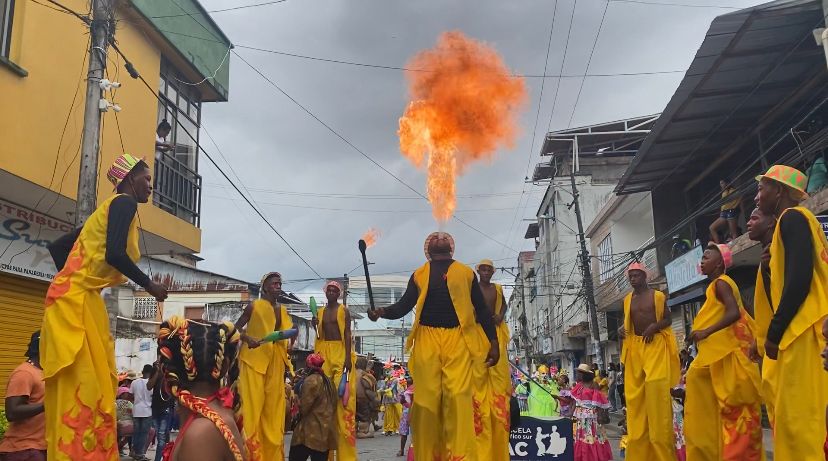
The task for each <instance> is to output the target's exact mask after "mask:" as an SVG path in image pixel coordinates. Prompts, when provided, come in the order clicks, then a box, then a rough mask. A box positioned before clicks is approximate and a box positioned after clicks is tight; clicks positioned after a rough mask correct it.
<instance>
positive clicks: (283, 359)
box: [236, 272, 293, 461]
mask: <svg viewBox="0 0 828 461" xmlns="http://www.w3.org/2000/svg"><path fill="white" fill-rule="evenodd" d="M259 293H260V297H259V299H257V300H255V301H252V302H250V303H249V304H248V305H247V307H246V308H245V309H244V313H242V315H241V317H239V320H238V321H237V322H236V329H238V330H239V331H241V332H242V335H241V341H242V343H244V346H242V349H241V352H240V354H239V361H240V364H241V366H240V372H241V377H240V381H239V388H240V391H241V401H242V407H241V412H242V417H243V421H244V428H243V430H244V436H245V440H246V442H245V443H246V445H247V454H248V458H249V459H250V461H261V460H271V459H282V458H284V456H285V454H284V451H285V447H284V445H285V442H284V439H285V408H286V406H287V401H286V396H285V371H286V370H287V371H290V372H292V371H293V369H292V365H291V362H290V359H289V356H288V349H289V344H288V340H280V341H275V342H264V341H262V338H264V337H265V336H267V335H268V334H270V333H272V332H273V331H279V330H288V329H291V328H293V321H292V320H291V319H290V315H288V313H287V310H286V309H285V307H284V306H283V305H282V304H280V303H279V295H280V294H281V293H282V276H281V274H279V273H278V272H270V273H268V274H266V275H265V276H264V277H262V283H261V288H260V291H259Z"/></svg>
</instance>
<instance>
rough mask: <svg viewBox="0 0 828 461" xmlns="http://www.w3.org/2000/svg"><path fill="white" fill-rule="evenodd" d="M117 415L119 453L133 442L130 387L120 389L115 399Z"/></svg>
mask: <svg viewBox="0 0 828 461" xmlns="http://www.w3.org/2000/svg"><path fill="white" fill-rule="evenodd" d="M115 414H116V415H117V418H118V453H119V454H123V453H124V447H126V446H127V444H128V443H129V442H130V441H131V440H132V394H131V393H130V392H129V388H128V387H119V388H118V395H117V397H116V399H115Z"/></svg>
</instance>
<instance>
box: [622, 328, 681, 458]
mask: <svg viewBox="0 0 828 461" xmlns="http://www.w3.org/2000/svg"><path fill="white" fill-rule="evenodd" d="M665 341H666V340H665V339H664V338H663V337H662V336H659V335H656V336H655V337H654V338H653V341H652V342H651V343H649V344H647V343H645V342H644V338H643V337H642V336H633V335H630V336H627V338H626V339H625V340H624V348H626V350H627V352H626V357H625V358H626V360H625V362H624V395H625V396H626V399H627V431H628V433H629V436H628V438H627V455H626V456H627V459H632V460H639V459H641V460H654V461H673V460H675V459H676V454H675V438H674V435H673V404H672V402H671V401H670V388H671V387H672V386H674V385H676V384H678V383H676V382H673V378H674V376H675V375H676V374H677V373H678V371H677V370H672V367H673V366H674V363H673V362H674V361H675V360H674V358H673V357H670V355H671V352H670V348H668V347H667V344H666V342H665Z"/></svg>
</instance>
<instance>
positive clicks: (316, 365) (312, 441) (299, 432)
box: [288, 353, 339, 461]
mask: <svg viewBox="0 0 828 461" xmlns="http://www.w3.org/2000/svg"><path fill="white" fill-rule="evenodd" d="M324 363H325V359H324V358H323V357H322V356H321V355H319V354H317V353H313V354H310V355H309V356H308V358H307V359H306V360H305V364H306V365H307V369H306V372H307V374H306V375H305V376H304V378H302V381H301V383H300V384H299V387H298V394H299V417H298V423H297V424H296V427H295V428H294V430H293V437H291V439H290V455H289V456H288V459H289V461H307V459H308V458H310V459H311V461H325V460H326V459H328V453H329V452H330V451H331V450H336V443H337V430H336V428H337V426H336V424H335V415H336V407H338V406H339V402H338V401H339V399H337V397H336V389H334V385H333V383H332V382H331V380H330V379H329V378H328V377H327V376H325V372H324V371H322V366H323V364H324Z"/></svg>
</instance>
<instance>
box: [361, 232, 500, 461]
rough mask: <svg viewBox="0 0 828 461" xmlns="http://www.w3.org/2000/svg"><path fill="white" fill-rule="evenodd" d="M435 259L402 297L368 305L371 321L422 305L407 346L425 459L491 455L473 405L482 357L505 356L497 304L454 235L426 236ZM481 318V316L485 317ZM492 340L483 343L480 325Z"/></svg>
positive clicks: (414, 420)
mask: <svg viewBox="0 0 828 461" xmlns="http://www.w3.org/2000/svg"><path fill="white" fill-rule="evenodd" d="M425 253H426V258H427V259H428V262H426V263H425V264H424V265H423V266H422V267H420V268H419V269H417V270H416V271H415V272H414V274H413V275H412V276H411V279H410V280H409V282H408V287H407V288H406V291H405V293H404V294H403V296H402V298H401V299H400V301H399V302H398V303H396V304H393V305H391V306H388V307H386V308H378V309H376V310H372V311H369V312H368V316H369V318H370V319H371V320H373V321H376V320H377V319H378V318H380V317H381V318H385V319H390V320H395V319H399V318H402V317H403V316H405V315H406V314H407V313H409V312H411V310H412V309H415V307H416V314H415V321H414V324H413V326H412V330H411V333H410V334H409V336H408V340H407V342H406V347H407V349H408V350H409V351H410V358H409V369H410V371H411V375H412V377H413V378H414V380H415V382H416V383H417V397H416V398H415V399H414V404H413V406H412V409H411V427H412V432H413V434H414V437H415V438H416V441H415V443H416V446H417V448H416V450H414V456H415V459H416V460H417V461H434V460H458V459H462V460H465V461H476V460H478V459H480V460H485V459H488V454H486V453H480V454H479V453H478V452H477V447H476V443H475V436H474V434H475V428H474V411H473V408H472V396H473V386H472V371H473V370H474V367H475V365H476V363H479V362H481V361H482V362H485V363H486V364H487V365H488V366H494V365H495V364H497V362H498V358H499V356H500V347H499V346H498V341H497V333H496V331H495V326H494V322H493V321H492V316H493V314H492V311H491V310H490V309H489V307H488V306H487V305H486V300H485V299H484V297H483V293H482V292H481V291H480V285H479V283H478V281H477V277H476V276H475V275H474V271H472V270H471V268H469V267H467V266H465V265H464V264H462V263H459V262H456V261H454V259H453V255H454V239H452V237H451V236H450V235H449V234H447V233H445V232H434V233H432V234H431V235H429V236H428V238H427V239H426V242H425ZM478 322H480V323H478ZM480 328H482V329H483V331H484V332H485V337H486V339H487V340H488V345H487V346H488V351H486V348H485V347H481V344H480V335H479V333H478V330H479V329H480Z"/></svg>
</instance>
